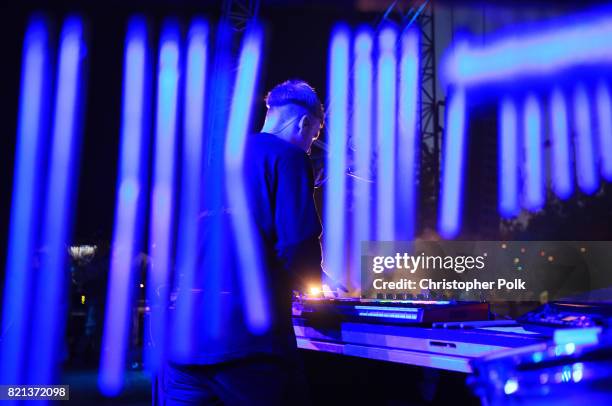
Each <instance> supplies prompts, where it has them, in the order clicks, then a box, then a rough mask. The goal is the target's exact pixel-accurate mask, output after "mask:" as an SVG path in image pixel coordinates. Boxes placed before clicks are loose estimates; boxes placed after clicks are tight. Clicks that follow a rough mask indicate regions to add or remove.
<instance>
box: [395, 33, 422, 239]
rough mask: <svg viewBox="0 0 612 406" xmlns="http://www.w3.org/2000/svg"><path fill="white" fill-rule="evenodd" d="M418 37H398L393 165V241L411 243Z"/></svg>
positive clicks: (414, 219)
mask: <svg viewBox="0 0 612 406" xmlns="http://www.w3.org/2000/svg"><path fill="white" fill-rule="evenodd" d="M419 36H420V32H419V31H418V29H416V28H413V29H410V30H405V31H404V32H403V33H402V44H401V49H402V56H401V59H400V83H399V86H400V89H399V107H398V109H399V110H398V118H397V125H398V151H399V156H401V157H402V159H400V160H398V162H397V208H396V209H397V219H396V220H397V225H396V233H397V235H396V238H398V239H399V240H404V241H407V240H412V239H413V238H414V229H415V221H416V184H417V178H416V175H417V165H418V159H417V157H418V150H419V149H418V148H419V139H418V134H419V132H418V128H417V125H418V118H417V114H418V110H419V105H418V99H419V92H420V86H419V55H420V52H419V51H420V48H419Z"/></svg>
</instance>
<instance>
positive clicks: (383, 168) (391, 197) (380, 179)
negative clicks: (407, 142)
mask: <svg viewBox="0 0 612 406" xmlns="http://www.w3.org/2000/svg"><path fill="white" fill-rule="evenodd" d="M396 42H397V30H396V29H395V28H394V27H391V26H389V27H385V28H383V29H382V30H381V31H380V33H379V37H378V67H377V68H378V69H377V74H378V76H377V80H376V101H377V104H376V138H377V141H378V170H377V179H376V185H377V191H376V239H377V240H379V241H393V240H394V239H395V168H396V166H395V161H396V159H395V153H396V151H395V149H396V134H395V132H396V121H395V120H396V111H397V106H396V102H397V92H396V83H397V69H396V63H397V61H396V59H397V58H396V56H395V49H396Z"/></svg>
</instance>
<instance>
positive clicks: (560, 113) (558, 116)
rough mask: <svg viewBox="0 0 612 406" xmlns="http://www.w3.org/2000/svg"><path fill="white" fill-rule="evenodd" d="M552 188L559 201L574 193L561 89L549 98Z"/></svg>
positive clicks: (566, 119) (565, 111)
mask: <svg viewBox="0 0 612 406" xmlns="http://www.w3.org/2000/svg"><path fill="white" fill-rule="evenodd" d="M550 120H551V129H552V130H551V144H552V145H551V147H552V188H553V190H554V191H555V194H556V195H557V196H558V197H559V198H560V199H567V198H569V197H570V196H571V195H572V193H573V192H574V180H573V179H572V159H571V150H570V140H569V132H568V116H567V104H566V102H565V97H564V96H563V93H562V92H561V89H554V90H553V93H552V95H551V98H550Z"/></svg>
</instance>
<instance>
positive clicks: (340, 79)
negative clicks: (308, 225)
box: [323, 24, 350, 283]
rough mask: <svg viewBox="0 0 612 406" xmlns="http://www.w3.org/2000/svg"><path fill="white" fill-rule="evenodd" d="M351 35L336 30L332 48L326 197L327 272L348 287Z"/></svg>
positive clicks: (340, 26)
mask: <svg viewBox="0 0 612 406" xmlns="http://www.w3.org/2000/svg"><path fill="white" fill-rule="evenodd" d="M349 50H350V32H349V29H348V27H346V26H345V25H343V24H341V25H338V26H336V27H335V28H334V31H333V32H332V37H331V43H330V48H329V82H328V88H329V107H328V110H329V114H328V122H327V125H328V136H329V139H328V142H329V153H328V156H327V167H328V168H329V178H328V181H327V189H326V193H325V233H326V236H325V240H324V244H325V250H324V251H323V252H324V254H325V271H326V274H328V275H329V276H330V277H331V278H332V279H334V280H335V281H337V282H340V283H345V281H344V279H345V275H346V273H345V272H346V271H345V269H346V266H345V258H344V255H345V254H344V243H345V225H346V224H345V223H346V221H345V217H344V210H345V204H346V145H347V127H348V116H347V112H348V84H349V79H348V74H349Z"/></svg>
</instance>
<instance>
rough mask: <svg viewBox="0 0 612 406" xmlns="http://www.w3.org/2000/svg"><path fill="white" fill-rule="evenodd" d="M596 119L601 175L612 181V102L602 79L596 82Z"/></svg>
mask: <svg viewBox="0 0 612 406" xmlns="http://www.w3.org/2000/svg"><path fill="white" fill-rule="evenodd" d="M597 120H598V124H599V132H598V135H599V154H600V155H599V160H600V167H601V176H602V177H603V178H604V179H605V180H607V181H608V182H612V102H611V100H610V86H609V85H608V83H606V82H604V81H603V80H602V81H600V82H599V83H598V84H597Z"/></svg>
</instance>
